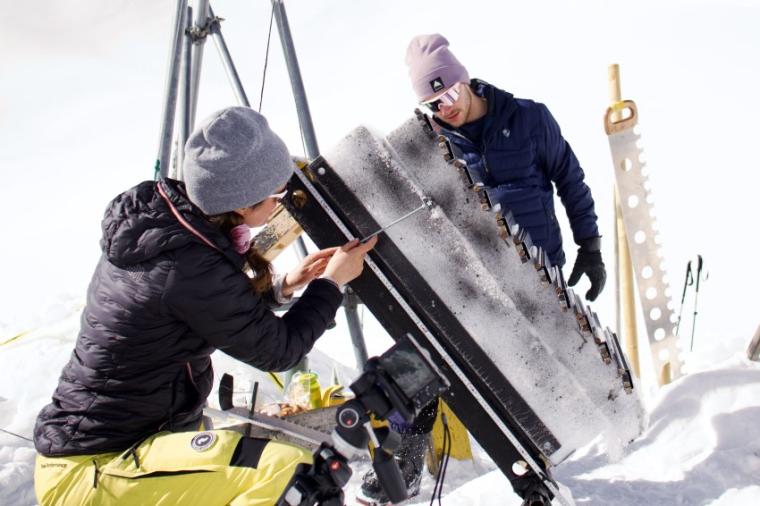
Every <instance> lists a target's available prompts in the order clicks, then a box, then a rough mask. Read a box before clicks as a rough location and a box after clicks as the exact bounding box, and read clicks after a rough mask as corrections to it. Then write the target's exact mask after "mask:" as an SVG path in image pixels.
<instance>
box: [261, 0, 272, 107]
mask: <svg viewBox="0 0 760 506" xmlns="http://www.w3.org/2000/svg"><path fill="white" fill-rule="evenodd" d="M272 21H274V4H272V14H270V16H269V34H268V35H267V51H266V54H265V55H264V71H263V73H262V76H261V95H260V96H259V113H260V112H261V104H262V103H263V102H264V85H265V84H266V81H267V67H268V66H269V43H270V41H271V40H272Z"/></svg>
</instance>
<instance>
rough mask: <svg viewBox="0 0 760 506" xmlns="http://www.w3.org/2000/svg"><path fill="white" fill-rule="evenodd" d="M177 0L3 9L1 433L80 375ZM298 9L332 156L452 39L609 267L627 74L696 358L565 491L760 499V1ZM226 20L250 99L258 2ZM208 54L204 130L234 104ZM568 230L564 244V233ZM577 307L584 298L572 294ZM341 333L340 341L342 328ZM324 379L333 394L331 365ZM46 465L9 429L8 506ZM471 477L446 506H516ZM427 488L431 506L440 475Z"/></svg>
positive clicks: (270, 79) (395, 120) (274, 106)
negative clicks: (644, 427) (422, 42)
mask: <svg viewBox="0 0 760 506" xmlns="http://www.w3.org/2000/svg"><path fill="white" fill-rule="evenodd" d="M173 3H174V2H170V1H168V0H163V1H160V2H156V1H154V0H134V1H131V2H99V1H97V0H71V1H69V2H45V1H44V0H28V1H26V2H5V3H4V5H3V8H4V12H5V14H6V17H7V19H12V20H13V22H12V23H6V24H5V25H4V29H3V30H2V31H0V44H1V45H2V47H3V48H4V51H3V53H2V57H1V58H2V68H3V76H2V79H0V97H2V99H0V100H2V105H1V108H2V113H0V133H1V134H2V135H0V146H2V149H0V168H1V170H2V176H3V184H2V185H0V215H2V216H3V219H2V220H0V233H1V234H2V237H3V248H2V251H1V252H0V260H1V261H0V279H2V282H3V288H4V290H2V291H0V342H4V341H5V340H6V339H8V338H10V337H12V336H14V335H16V334H18V333H20V332H23V331H26V330H30V329H31V330H32V332H31V333H28V334H26V335H24V336H22V337H20V338H19V339H17V340H15V341H14V342H12V343H10V344H6V345H0V397H1V398H2V399H4V400H0V428H2V429H4V430H7V431H11V432H14V433H16V434H19V435H22V436H26V437H29V436H30V435H31V430H32V426H33V423H34V417H35V415H36V412H37V411H38V410H39V408H40V407H41V406H42V405H44V404H45V403H46V402H48V400H49V398H50V395H51V393H52V391H53V389H54V386H55V383H56V381H57V378H58V375H59V373H60V369H61V367H62V366H63V364H64V362H65V361H66V360H67V359H68V356H69V354H70V352H71V349H72V347H73V338H74V336H75V335H76V330H77V328H78V319H79V312H80V310H81V306H82V303H83V294H84V290H85V288H86V285H87V283H88V282H89V278H90V275H91V272H92V269H93V267H94V265H95V262H96V260H97V258H98V256H99V250H98V245H97V241H98V238H99V233H100V231H99V221H100V218H101V216H102V211H103V208H104V206H105V204H106V203H107V202H108V201H109V200H110V199H111V198H112V197H113V196H114V195H116V194H117V193H118V192H120V191H123V190H124V189H125V188H127V187H129V186H131V185H134V184H135V183H137V182H139V181H140V180H142V179H147V178H150V177H152V167H153V160H154V158H155V151H156V145H157V139H158V127H159V125H158V118H159V116H160V110H161V103H162V102H161V101H162V97H161V94H162V92H163V89H164V77H165V63H166V53H167V46H168V41H169V34H168V33H167V29H168V27H169V25H170V23H171V15H172V11H173V8H174V7H173ZM286 7H287V8H288V17H289V20H290V23H291V29H292V32H293V36H294V38H295V45H296V49H297V51H298V57H299V63H300V64H301V71H302V75H303V76H304V80H305V84H306V89H307V93H308V94H309V100H310V106H311V112H312V115H313V118H314V124H315V127H316V130H317V134H318V137H319V142H320V144H321V145H322V146H323V147H330V146H333V145H335V144H336V143H337V142H338V141H339V140H340V139H341V138H342V137H343V136H345V135H346V133H347V132H349V131H350V130H351V129H352V128H354V127H355V126H356V125H359V124H364V123H366V122H371V123H372V126H373V127H374V128H375V129H376V130H377V131H380V132H384V133H385V132H390V131H391V130H393V129H394V128H396V127H397V126H398V125H399V123H400V122H401V121H402V120H403V119H404V118H406V117H408V116H409V114H410V113H411V108H412V105H413V103H414V97H413V95H412V93H411V91H410V90H409V87H408V84H407V77H406V69H405V67H404V64H403V55H404V51H405V48H406V44H407V42H408V40H409V39H410V38H411V37H412V36H413V35H415V34H418V33H432V32H436V31H438V32H441V33H443V34H445V35H446V36H447V37H448V38H449V40H450V41H451V43H452V49H453V50H454V52H455V53H456V54H457V56H458V57H459V59H460V60H461V61H463V62H464V63H465V64H466V65H467V67H468V69H469V70H470V73H471V74H472V75H475V76H477V77H482V78H484V79H486V80H488V81H491V82H493V83H494V84H496V85H497V86H500V87H503V88H505V89H507V90H508V91H512V92H514V93H515V94H516V95H517V96H521V97H528V98H534V99H536V100H539V101H541V102H544V103H546V104H547V105H548V106H549V108H550V109H551V111H552V113H553V114H554V116H555V117H556V118H557V120H558V122H559V124H560V125H561V126H562V129H563V134H564V135H565V137H566V138H567V139H568V140H569V141H570V143H571V145H572V146H573V149H574V151H575V153H576V154H577V155H578V158H579V159H580V161H581V163H582V164H583V166H584V169H585V171H586V180H587V181H588V182H589V185H590V187H591V188H592V191H593V193H594V198H595V200H596V203H597V212H598V213H599V215H600V226H601V229H602V230H603V232H602V233H603V235H604V240H603V247H604V248H605V249H604V251H603V254H604V257H605V261H606V262H607V265H608V266H609V267H611V266H612V258H613V256H612V255H613V243H612V240H611V238H612V235H613V232H612V231H613V224H614V222H613V216H612V213H611V212H609V210H611V209H612V192H611V191H607V189H610V188H611V187H612V171H611V170H610V156H609V148H608V146H607V140H606V138H605V137H604V135H603V133H601V121H600V118H601V116H602V113H603V111H604V109H605V108H606V106H607V89H606V70H607V64H609V63H612V62H617V63H620V64H621V73H622V85H623V86H622V87H623V96H624V98H632V99H634V100H636V102H637V104H638V106H639V112H640V114H641V121H640V125H641V132H642V135H643V144H644V150H645V154H646V156H647V160H648V165H649V168H650V175H649V179H650V183H651V185H652V190H653V194H654V195H655V197H656V202H655V205H656V210H657V219H658V224H659V231H660V233H661V235H662V239H663V243H662V247H663V251H664V257H665V260H666V267H667V271H668V272H669V273H670V276H669V277H670V285H671V286H672V287H673V288H672V293H671V296H672V297H673V298H674V301H675V302H676V304H677V303H678V300H677V299H678V298H679V297H680V287H681V283H682V280H683V278H682V277H681V276H682V275H683V268H684V267H685V264H686V261H687V260H689V259H691V258H693V257H694V256H695V255H696V253H701V254H702V255H703V256H704V258H705V266H706V269H707V270H708V271H709V273H710V277H709V280H708V281H706V282H705V283H704V284H703V285H702V291H701V292H700V296H699V318H698V321H697V325H696V328H695V351H694V352H693V353H688V354H687V355H686V361H687V363H686V365H687V368H688V370H689V371H690V375H689V376H686V377H684V378H682V379H680V380H678V381H676V382H675V383H674V384H672V385H670V386H668V387H666V388H665V389H662V390H660V391H657V390H656V388H655V387H654V386H653V382H652V381H651V376H652V372H651V371H647V370H646V361H645V362H644V366H645V370H644V372H643V374H644V376H645V381H646V382H645V384H644V385H643V386H642V391H643V392H644V393H645V397H646V399H645V400H646V401H647V405H648V407H649V412H650V416H651V420H652V424H651V427H650V429H649V430H648V431H647V432H646V433H644V434H643V435H642V436H641V437H640V438H639V439H638V440H637V441H635V442H634V443H633V445H632V446H631V447H629V448H628V450H626V452H625V453H624V454H623V455H622V456H621V459H620V460H619V461H618V462H617V463H610V462H608V460H607V457H606V456H605V455H604V452H606V451H607V449H606V448H603V447H602V446H599V445H597V444H592V445H589V446H588V447H586V448H584V449H583V450H579V451H578V452H576V454H575V455H573V456H572V457H571V458H570V459H569V460H568V461H566V462H565V463H563V464H562V465H561V466H560V467H559V468H558V469H557V471H556V476H557V478H558V479H559V480H560V482H562V483H563V484H565V485H566V486H568V487H569V488H570V489H571V490H572V492H573V494H574V496H575V499H576V501H577V503H579V504H599V505H606V504H617V505H631V506H633V505H637V506H638V505H640V504H647V505H651V506H657V505H663V506H666V505H672V504H686V505H692V504H699V505H707V504H713V505H716V504H717V505H729V504H730V505H732V506H735V505H747V506H750V505H756V504H758V503H760V485H759V483H760V480H759V479H758V476H760V471H758V467H757V466H758V462H760V452H759V451H758V447H757V442H758V441H760V433H759V431H760V429H758V425H760V424H757V422H756V421H757V419H758V415H760V413H758V407H760V392H758V388H759V387H758V379H757V374H758V371H759V369H758V364H757V363H748V362H746V361H745V360H744V359H743V358H742V356H743V353H744V349H745V347H746V346H747V343H748V341H749V339H750V336H751V335H752V333H753V332H754V331H755V329H756V328H757V325H758V323H759V322H758V316H757V312H756V311H754V310H753V305H752V301H754V300H756V297H757V296H756V293H755V292H756V289H755V287H756V286H758V283H760V270H758V269H751V268H750V267H751V266H752V265H753V258H754V257H753V256H752V252H755V251H758V250H759V249H760V235H758V234H756V233H753V232H752V230H754V228H753V226H754V221H753V220H754V217H756V216H758V215H760V199H757V198H756V194H757V188H758V187H759V186H760V173H758V171H757V170H755V166H756V159H757V157H756V149H755V147H756V145H757V142H756V139H757V137H758V134H759V133H760V132H759V131H758V126H757V122H756V120H755V118H757V116H758V115H759V114H760V104H759V103H758V101H757V100H755V99H754V97H755V95H756V91H757V89H760V66H759V65H758V58H757V54H758V51H759V50H760V35H759V34H758V31H757V24H758V19H760V6H758V4H757V2H756V1H755V0H729V1H724V0H721V1H718V0H696V1H695V0H667V1H664V0H642V1H639V2H635V3H634V2H603V1H600V0H587V1H584V2H564V1H562V0H547V1H544V2H523V3H514V2H512V3H503V4H502V3H496V2H488V1H485V0H473V1H472V2H467V3H463V2H461V1H456V0H440V1H438V2H436V3H434V4H432V3H429V2H404V1H401V0H388V1H386V2H384V3H383V6H382V8H381V9H378V7H377V2H372V1H369V0H356V1H352V2H344V1H341V0H325V1H322V2H311V1H307V0H288V1H287V2H286ZM214 9H215V10H216V13H217V14H218V15H220V16H223V17H225V18H226V19H227V21H225V23H224V24H223V30H224V33H225V37H226V39H227V43H228V46H229V47H230V51H231V52H232V54H233V58H235V61H236V64H237V66H238V71H239V73H240V75H241V77H242V79H243V82H244V84H245V85H246V87H247V91H248V95H249V97H251V98H252V100H253V101H254V102H255V103H256V104H257V100H255V99H256V98H258V91H259V88H258V86H259V83H260V82H261V70H262V63H263V55H264V48H265V45H266V30H267V29H268V24H269V14H270V6H269V2H264V1H261V2H237V1H230V0H218V1H217V2H215V3H214ZM368 19H372V23H368V22H367V20H368ZM325 27H328V29H327V30H326V29H325ZM621 30H622V32H621ZM277 45H278V44H277V43H276V35H274V36H273V38H272V52H271V55H270V56H271V58H270V61H269V68H268V72H267V87H266V93H265V94H264V106H263V112H264V113H265V114H266V115H267V117H268V119H269V121H270V123H271V124H272V126H273V128H274V129H275V130H276V131H277V132H278V133H280V134H281V135H282V136H283V138H284V139H285V141H286V143H287V144H288V146H289V147H290V149H291V150H292V152H293V153H298V152H299V151H300V149H301V145H302V144H301V138H300V134H299V131H298V128H297V120H296V114H295V110H294V107H293V100H292V97H291V96H290V93H289V89H290V88H289V82H288V77H287V74H286V73H285V70H284V63H283V58H282V54H281V51H280V50H279V48H278V47H277ZM210 46H211V45H208V47H207V54H206V58H204V61H205V62H207V63H208V65H207V66H204V76H203V81H202V86H201V88H202V91H201V97H200V104H199V110H198V117H203V116H205V115H206V114H209V113H210V112H212V111H214V110H216V109H218V108H221V107H224V106H227V105H230V103H231V102H232V100H233V96H232V94H231V92H230V89H229V85H228V83H227V80H226V77H225V75H224V71H223V69H222V68H221V66H220V65H219V64H218V59H217V58H216V55H215V50H214V49H211V47H210ZM558 209H560V206H558ZM449 216H451V215H450V214H449ZM560 222H561V224H562V225H563V227H565V228H564V229H563V235H564V236H565V237H570V234H569V230H568V229H567V228H566V222H565V220H564V219H563V218H562V217H561V216H560ZM568 253H569V255H568V256H569V258H568V260H569V262H572V260H573V254H572V253H573V252H572V251H568ZM748 253H749V254H748ZM292 258H293V256H292V254H291V255H290V256H286V258H285V259H284V260H283V263H284V264H286V263H287V261H290V262H292ZM612 280H613V276H612V273H611V272H610V277H609V279H608V283H610V285H608V287H607V289H606V290H605V292H604V293H603V294H602V296H601V298H600V300H599V301H598V302H597V303H596V304H595V310H596V311H597V312H598V313H599V314H600V316H602V317H603V321H604V322H605V323H607V322H609V323H610V324H611V323H612V320H611V319H612V317H613V315H614V302H613V301H614V293H613V290H612V289H611V287H612ZM584 291H585V287H584V286H581V287H580V288H579V290H578V293H584ZM693 303H694V294H693V292H692V293H689V294H688V295H687V298H686V305H685V306H684V308H685V310H684V322H683V323H682V328H681V335H682V336H684V338H688V337H689V335H690V333H691V331H692V326H691V318H690V314H691V311H692V308H693ZM677 308H678V306H677V305H676V309H677ZM337 320H338V328H339V329H345V320H344V317H343V315H342V313H341V314H339V316H338V319H337ZM364 320H365V321H364V323H365V335H366V336H367V343H368V346H369V349H370V353H371V354H374V353H378V352H380V351H382V350H383V349H384V348H385V347H387V345H388V344H389V340H388V338H387V336H386V335H385V333H384V332H383V331H382V329H381V328H379V326H378V325H377V323H376V322H374V321H373V320H372V319H371V318H369V316H368V315H366V317H365V318H364ZM642 344H643V343H642ZM317 347H318V348H319V349H321V350H324V351H327V354H328V355H329V356H330V357H332V358H334V359H335V361H337V362H338V363H340V364H345V365H347V366H349V367H354V366H355V364H354V361H353V358H352V355H351V350H350V345H349V339H348V337H347V336H346V334H345V332H342V331H340V330H336V331H330V332H328V333H327V335H325V336H324V337H323V338H322V339H321V340H320V341H319V343H318V345H317ZM687 348H688V346H687ZM214 360H215V362H216V363H218V357H215V359H214ZM314 360H315V362H322V361H321V360H316V359H314ZM217 367H219V366H218V365H217ZM318 367H320V368H322V367H324V369H323V370H322V371H321V374H320V377H321V378H324V377H326V376H325V375H329V370H330V369H331V367H332V361H330V360H327V359H325V360H324V365H319V366H318ZM219 372H221V371H219ZM247 373H250V371H247V372H243V371H240V372H237V373H236V375H238V376H239V378H238V379H239V383H240V387H241V390H245V389H247V388H248V384H249V381H248V379H247V378H244V376H245V374H247ZM266 381H267V380H265V379H264V380H262V383H261V385H262V387H263V386H264V385H265V384H266ZM267 388H269V387H267ZM240 397H245V396H244V395H242V394H241V395H240ZM241 401H242V399H241ZM481 457H482V456H481ZM33 458H34V452H33V450H32V449H31V444H30V443H29V442H27V441H24V440H23V439H20V438H17V437H14V436H11V435H8V434H6V433H4V432H0V504H3V505H6V504H7V505H13V506H16V505H22V506H23V505H28V504H34V502H35V500H34V494H33V489H32V482H31V477H32V475H31V472H32V462H33ZM480 465H481V467H480V468H477V469H476V468H474V466H473V464H471V463H468V462H465V463H459V462H453V463H452V465H451V467H450V470H449V478H448V479H447V484H446V486H445V487H444V492H445V494H446V495H445V497H444V500H443V502H444V503H446V504H457V505H459V504H462V505H470V504H472V505H474V504H482V505H489V504H493V505H496V504H499V505H503V504H507V505H510V504H518V503H519V501H517V500H516V499H515V498H514V497H513V496H512V495H511V494H510V493H508V490H509V484H508V483H507V481H506V479H505V478H504V477H503V476H502V475H501V473H500V472H498V471H496V470H494V469H493V467H492V464H490V463H489V461H487V459H485V458H484V457H482V458H481V463H480ZM489 470H490V472H487V471H489ZM357 474H360V473H357ZM352 486H353V487H354V488H353V490H355V487H356V482H355V481H354V482H352ZM423 486H424V490H423V492H424V494H425V495H427V496H429V494H430V492H431V491H432V486H433V481H432V479H430V478H429V477H426V478H425V480H424V481H423ZM427 502H428V501H425V500H421V501H420V502H419V504H423V503H427Z"/></svg>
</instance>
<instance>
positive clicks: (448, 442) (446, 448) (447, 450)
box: [429, 413, 453, 506]
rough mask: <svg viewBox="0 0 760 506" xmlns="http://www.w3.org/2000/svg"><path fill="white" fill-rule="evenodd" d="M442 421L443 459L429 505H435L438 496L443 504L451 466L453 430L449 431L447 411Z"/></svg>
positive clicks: (442, 416) (442, 414) (439, 502)
mask: <svg viewBox="0 0 760 506" xmlns="http://www.w3.org/2000/svg"><path fill="white" fill-rule="evenodd" d="M441 421H442V422H443V447H442V448H441V460H440V462H439V463H438V473H437V474H436V477H435V485H434V486H433V496H432V497H431V498H430V505H429V506H433V504H434V503H435V499H436V497H437V498H438V505H439V506H440V504H441V496H442V495H443V482H444V480H445V479H446V468H447V467H449V458H450V456H451V447H452V446H453V441H452V437H451V431H449V423H448V420H447V418H446V414H445V413H441Z"/></svg>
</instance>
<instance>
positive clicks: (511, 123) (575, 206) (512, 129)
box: [436, 79, 599, 266]
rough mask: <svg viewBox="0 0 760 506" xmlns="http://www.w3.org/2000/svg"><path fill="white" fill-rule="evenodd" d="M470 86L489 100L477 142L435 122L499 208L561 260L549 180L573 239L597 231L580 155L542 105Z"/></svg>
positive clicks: (483, 86)
mask: <svg viewBox="0 0 760 506" xmlns="http://www.w3.org/2000/svg"><path fill="white" fill-rule="evenodd" d="M470 86H471V87H472V89H473V91H475V93H476V94H477V95H479V96H482V97H484V98H485V99H486V101H487V103H488V112H487V113H486V116H485V118H484V120H483V121H484V123H483V134H482V137H481V142H480V143H479V144H477V145H476V144H475V143H473V141H472V140H470V139H469V138H467V136H466V135H465V134H464V132H463V131H462V130H461V129H455V128H453V127H451V126H450V125H447V124H445V123H443V122H441V121H438V123H439V124H440V125H441V126H442V129H443V131H442V133H443V134H445V135H446V136H447V137H448V138H449V139H450V140H451V141H452V142H453V143H454V145H455V146H456V147H457V148H459V150H460V151H461V155H462V157H463V158H464V160H465V161H466V162H467V165H468V167H469V168H470V170H471V171H473V172H474V173H475V176H476V177H477V178H479V179H480V181H481V182H483V184H485V185H486V186H487V187H488V188H489V192H488V193H489V195H490V196H491V198H492V199H493V200H495V201H496V202H498V203H499V204H501V207H502V212H504V213H506V212H507V211H508V210H510V211H512V214H513V215H514V217H515V219H516V220H517V222H518V223H519V224H520V226H522V227H524V228H526V229H527V230H528V232H530V235H531V238H532V239H533V242H534V244H536V245H538V246H541V247H542V248H544V250H545V251H546V252H547V253H548V255H549V259H550V260H551V261H552V263H553V264H554V265H560V266H561V265H564V263H565V254H564V252H563V250H562V235H561V233H560V228H559V223H558V221H557V217H556V215H555V212H554V186H553V184H552V183H554V185H556V187H557V194H558V195H559V197H560V199H562V204H563V205H564V206H565V210H566V212H567V216H568V218H569V220H570V227H571V229H572V231H573V238H574V239H575V242H576V243H577V244H580V243H581V242H582V241H583V240H584V239H589V238H591V237H598V236H599V230H598V228H597V225H596V220H597V217H596V213H595V212H594V199H593V198H592V196H591V191H590V190H589V187H588V186H587V185H586V183H585V182H584V181H583V178H584V174H583V169H581V167H580V164H579V163H578V159H577V158H576V157H575V155H574V154H573V151H572V149H571V148H570V145H569V144H568V143H567V141H565V139H564V138H563V137H562V134H561V133H560V129H559V125H557V122H556V121H555V120H554V118H553V117H552V115H551V113H550V112H549V109H547V107H546V106H545V105H543V104H540V103H537V102H534V101H532V100H526V99H520V98H514V97H513V96H512V94H510V93H507V92H506V91H503V90H500V89H498V88H496V87H494V86H492V85H490V84H488V83H486V82H484V81H481V80H479V79H473V80H472V81H471V83H470ZM436 120H437V118H436ZM496 202H494V204H495V203H496Z"/></svg>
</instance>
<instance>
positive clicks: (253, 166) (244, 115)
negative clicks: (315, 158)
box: [183, 107, 295, 215]
mask: <svg viewBox="0 0 760 506" xmlns="http://www.w3.org/2000/svg"><path fill="white" fill-rule="evenodd" d="M183 169H184V175H185V184H186V187H187V194H188V196H189V197H190V200H192V201H193V202H194V203H195V204H196V205H197V206H198V207H200V208H201V210H202V211H203V212H204V213H206V214H209V215H213V214H221V213H224V212H227V211H232V210H233V209H238V208H241V207H247V206H251V205H253V204H257V203H258V202H261V201H262V200H264V199H265V198H267V197H268V196H269V195H271V194H272V193H274V192H275V191H276V190H277V189H278V188H280V187H281V186H282V185H283V184H285V183H286V182H287V181H288V179H290V177H291V176H292V175H293V170H294V169H295V165H294V163H293V160H292V159H291V158H290V154H289V153H288V148H287V147H286V146H285V143H284V142H282V139H280V138H279V137H278V136H277V134H276V133H274V132H273V131H272V130H271V129H270V128H269V124H268V123H267V120H266V118H265V117H264V116H262V115H261V114H259V113H257V112H256V111H254V110H253V109H250V108H248V107H228V108H226V109H222V110H221V111H217V112H215V113H214V114H212V115H211V116H209V117H208V118H206V119H205V120H204V121H203V123H202V124H201V125H200V126H199V127H198V128H197V129H196V130H195V131H194V132H193V133H192V135H190V137H189V138H188V139H187V143H186V144H185V161H184V165H183Z"/></svg>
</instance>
